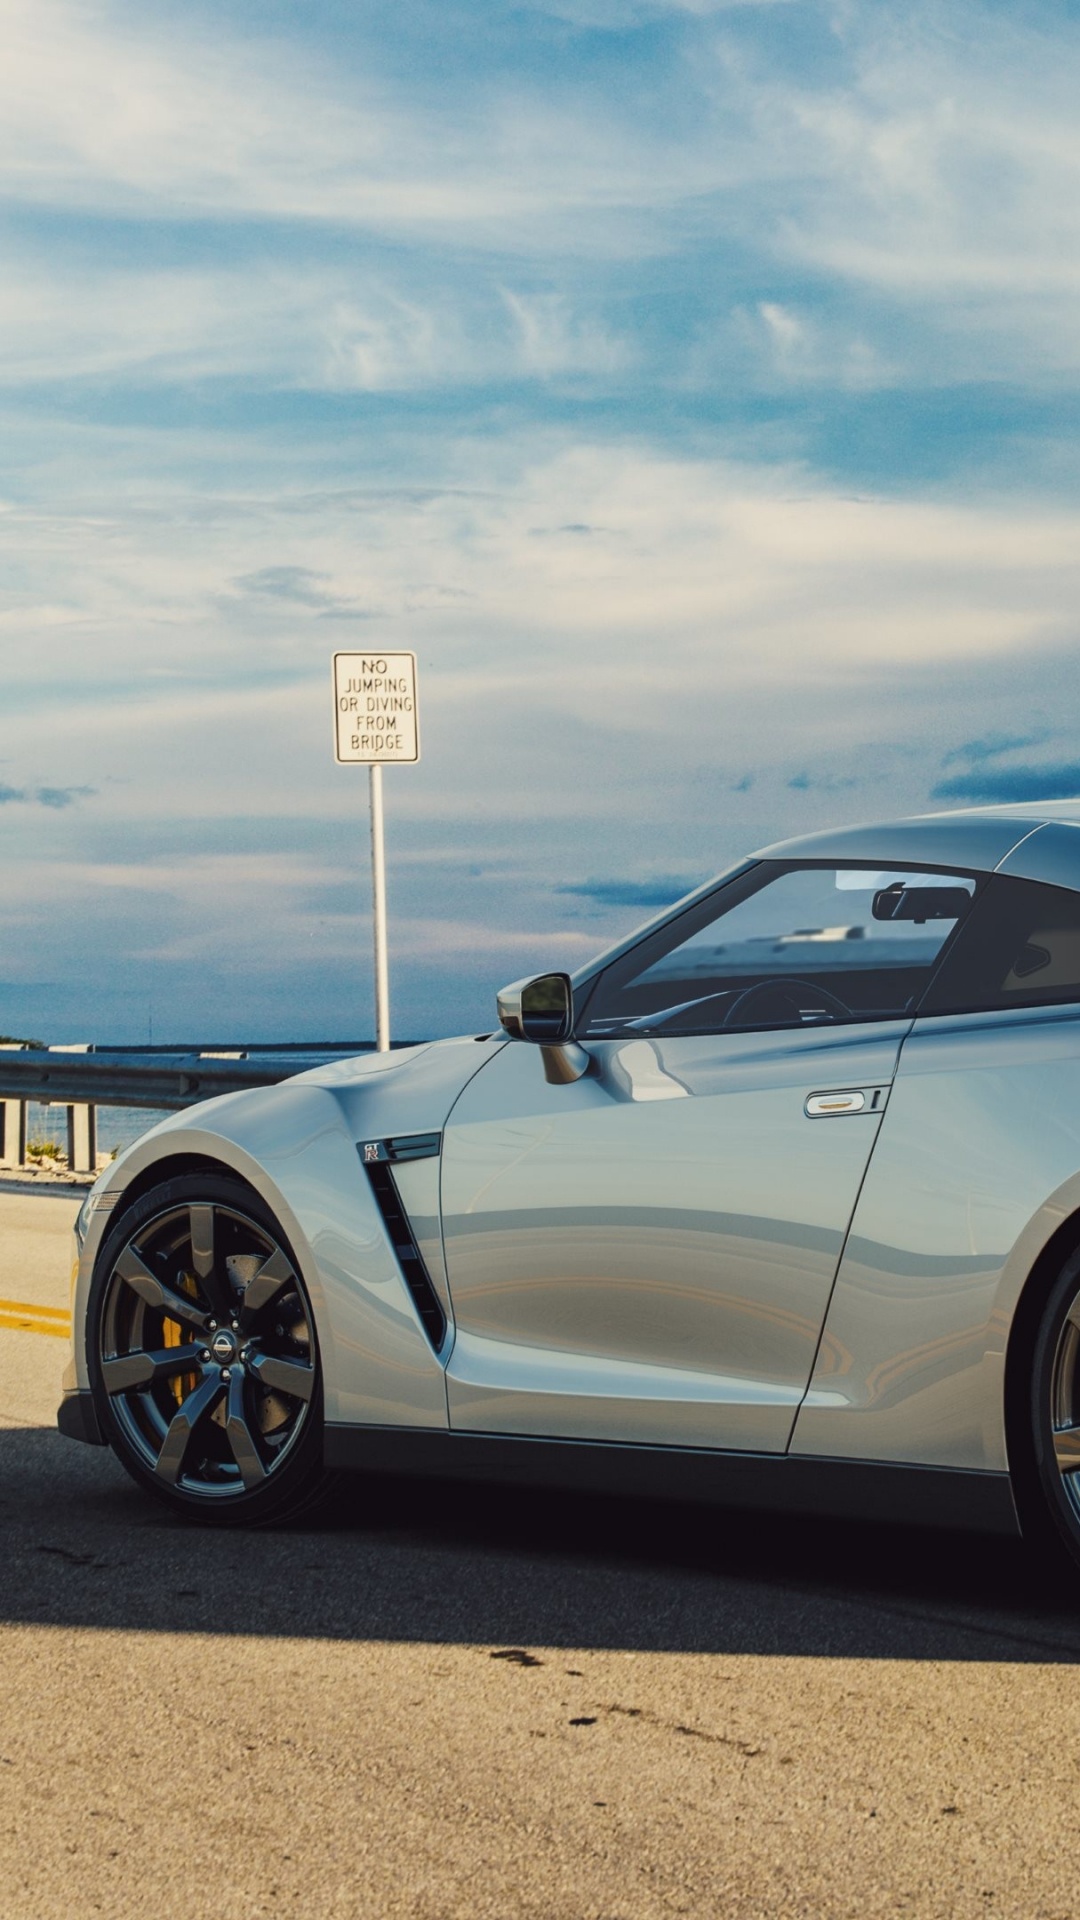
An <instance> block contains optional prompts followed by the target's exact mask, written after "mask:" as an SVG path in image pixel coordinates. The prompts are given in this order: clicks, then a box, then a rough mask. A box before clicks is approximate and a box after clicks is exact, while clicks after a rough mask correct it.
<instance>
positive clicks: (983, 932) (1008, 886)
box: [919, 873, 1080, 1014]
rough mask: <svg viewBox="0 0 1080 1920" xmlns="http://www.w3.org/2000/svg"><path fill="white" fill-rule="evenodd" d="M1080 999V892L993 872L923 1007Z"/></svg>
mask: <svg viewBox="0 0 1080 1920" xmlns="http://www.w3.org/2000/svg"><path fill="white" fill-rule="evenodd" d="M1070 1000H1075V1001H1077V1002H1080V894H1078V893H1072V892H1071V891H1070V890H1069V889H1068V888H1067V887H1048V886H1044V885H1043V884H1042V882H1041V881H1038V880H1017V879H1014V878H1013V877H1012V876H1011V875H1008V874H1003V873H999V874H994V875H993V877H992V878H991V879H990V881H989V882H988V884H987V886H986V887H985V888H984V890H983V892H982V895H981V897H980V899H979V900H978V901H977V903H976V905H975V906H974V907H973V909H972V911H971V915H970V918H969V919H968V920H967V921H966V923H965V925H964V927H963V929H962V931H961V932H960V933H959V934H958V936H957V939H956V943H955V945H954V946H953V947H952V948H951V949H950V951H949V953H948V954H947V956H946V957H945V959H944V960H943V962H942V966H941V971H940V972H939V973H938V974H937V976H936V977H935V979H934V980H933V981H932V982H931V984H930V987H929V989H928V991H927V993H926V996H925V998H924V1000H923V1002H922V1004H921V1006H920V1007H919V1012H920V1013H921V1014H930V1013H977V1012H987V1011H991V1010H993V1009H995V1008H1006V1007H1041V1006H1053V1005H1055V1004H1060V1003H1061V1002H1068V1001H1070Z"/></svg>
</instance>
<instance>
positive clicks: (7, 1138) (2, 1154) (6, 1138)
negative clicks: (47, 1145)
mask: <svg viewBox="0 0 1080 1920" xmlns="http://www.w3.org/2000/svg"><path fill="white" fill-rule="evenodd" d="M26 1113H27V1107H26V1101H25V1100H0V1167H25V1165H26Z"/></svg>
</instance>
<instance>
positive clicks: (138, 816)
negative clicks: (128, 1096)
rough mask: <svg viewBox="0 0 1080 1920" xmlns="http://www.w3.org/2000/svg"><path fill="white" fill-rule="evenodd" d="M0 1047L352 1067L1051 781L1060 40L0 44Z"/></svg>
mask: <svg viewBox="0 0 1080 1920" xmlns="http://www.w3.org/2000/svg"><path fill="white" fill-rule="evenodd" d="M3 11H4V46H5V61H4V64H3V68H2V71H0V170H2V173H0V177H2V205H0V218H2V222H3V245H4V259H5V272H4V274H3V277H2V282H0V334H2V338H3V349H4V350H3V355H2V358H0V569H2V576H0V577H2V580H3V597H2V602H0V656H2V661H3V702H2V709H0V861H2V879H3V884H2V887H0V1028H2V1029H5V1030H7V1031H16V1032H19V1031H30V1032H33V1033H35V1034H41V1035H42V1036H43V1037H46V1038H50V1039H57V1040H62V1039H88V1038H91V1037H94V1038H98V1039H100V1040H108V1039H113V1040H116V1041H123V1040H139V1039H144V1038H145V1037H146V1032H147V1025H148V1020H149V1018H150V1014H151V1009H152V1012H153V1021H154V1032H155V1036H156V1037H158V1038H163V1039H164V1038H169V1037H173V1038H177V1037H195V1038H211V1037H220V1038H260V1037H262V1038H268V1039H269V1038H285V1037H308V1038H310V1037H317V1036H320V1035H321V1036H339V1035H346V1034H353V1035H361V1034H363V1033H366V1032H367V1031H369V1030H370V1021H371V1015H370V991H371V989H370V960H369V931H370V930H369V921H368V911H367V902H368V891H367V889H368V876H367V864H366V862H367V843H366V781H365V777H364V775H363V774H361V773H357V772H355V771H352V770H344V769H340V768H337V767H335V766H334V765H333V762H332V754H331V744H330V698H329V660H330V655H331V653H332V651H333V650H334V648H336V647H353V646H356V647H361V646H365V647H366V646H369V645H374V644H380V645H383V646H399V647H411V648H414V649H415V651H416V652H417V654H418V656H419V661H420V671H421V725H422V735H423V747H424V757H423V760H422V761H421V764H420V766H419V767H418V768H416V769H401V770H397V771H394V772H392V773H388V775H387V779H386V785H387V812H388V838H389V853H390V862H391V871H390V879H391V916H392V919H391V940H392V990H393V1001H394V1018H395V1029H396V1031H397V1032H398V1033H401V1034H420V1033H431V1032H449V1031H454V1030H456V1029H459V1028H463V1027H464V1028H468V1027H482V1026H484V1025H486V1024H490V1020H491V1005H492V988H493V987H494V986H496V985H498V984H499V983H500V982H501V981H502V980H504V979H506V978H509V977H512V976H513V975H515V974H518V973H521V972H524V971H526V970H528V969H531V968H533V967H541V966H544V965H547V964H566V965H568V966H571V967H572V966H574V965H576V964H579V963H580V962H581V961H582V960H583V959H585V958H586V957H587V956H588V955H589V954H590V953H591V952H593V951H595V950H596V949H597V948H598V947H600V946H602V945H604V944H606V943H607V942H608V941H609V940H610V939H612V938H614V937H616V936H617V935H619V934H620V933H622V932H623V931H625V930H626V929H627V928H628V927H630V926H631V925H633V924H635V922H636V921H637V920H639V919H641V918H643V917H645V916H646V915H647V914H648V913H649V912H651V911H653V910H654V909H655V908H656V906H658V905H660V904H662V903H663V901H664V900H665V898H669V897H673V896H674V895H675V894H677V893H678V892H679V891H681V890H683V889H684V888H685V887H687V886H689V885H691V884H695V883H696V882H697V881H698V880H699V879H701V878H703V877H705V876H706V875H707V874H708V873H710V872H713V871H716V870H718V869H719V868H721V867H722V866H724V865H725V864H727V863H728V862H729V861H730V860H731V859H732V858H734V857H736V856H737V855H739V854H740V853H742V852H743V851H745V850H747V849H748V848H752V847H754V846H756V845H760V844H763V843H766V842H768V841H769V840H770V839H773V838H776V837H779V836H780V835H783V834H786V833H790V832H796V831H798V830H800V829H801V828H803V827H807V828H810V827H814V826H818V825H824V824H827V823H829V822H831V821H846V820H852V819H859V818H874V817H879V816H888V815H890V814H893V813H897V812H900V811H908V810H919V809H926V808H928V807H930V806H934V805H942V804H944V805H950V804H952V805H963V804H967V803H972V802H973V803H978V802H980V801H983V800H992V799H997V798H1029V797H1031V796H1032V795H1033V794H1040V793H1045V794H1047V795H1054V794H1061V793H1064V792H1071V791H1076V790H1077V789H1080V742H1077V739H1076V716H1077V713H1078V711H1080V649H1078V648H1077V637H1078V636H1077V627H1078V623H1080V612H1078V608H1080V592H1078V589H1080V537H1078V535H1080V514H1078V506H1080V438H1078V432H1077V429H1078V426H1080V377H1078V375H1080V325H1078V318H1080V312H1078V310H1080V131H1078V126H1077V116H1076V100H1077V98H1078V97H1080V8H1078V7H1077V6H1075V5H1064V4H1057V5H1054V6H1052V7H1051V6H1049V5H1046V6H1042V5H1036V4H1025V3H1024V0H1021V3H1020V4H1009V5H1004V4H997V5H971V4H953V0H938V4H935V5H933V6H925V7H923V6H919V5H914V6H906V7H903V8H900V9H898V8H895V7H890V6H887V5H884V4H879V5H868V4H863V0H841V3H840V4H836V5H817V4H802V3H801V0H790V3H789V0H759V3H758V4H744V5H740V4H712V3H711V0H679V3H676V0H671V3H670V4H665V0H655V4H649V3H648V0H547V3H546V4H542V5H533V6H511V5H504V4H501V3H500V0H483V4H480V3H479V0H475V3H474V4H459V3H457V0H438V4H434V3H432V4H426V3H425V4H417V0H399V4H397V5H395V6H394V7H393V8H389V7H386V6H379V5H365V4H362V3H359V0H350V3H349V4H348V5H346V4H344V0H337V3H330V0H327V4H321V3H320V0H307V3H306V4H305V5H304V6H300V5H298V4H292V3H291V0H289V3H288V4H286V0H259V3H258V4H255V0H214V4H213V5H212V6H211V5H209V4H206V5H200V4H193V3H192V0H188V4H186V5H185V6H184V7H183V8H177V7H175V6H172V5H170V6H165V5H160V4H154V0H139V4H138V5H134V4H130V5H124V4H115V5H108V4H99V3H98V0H82V4H61V3H60V0H6V4H5V5H4V10H3Z"/></svg>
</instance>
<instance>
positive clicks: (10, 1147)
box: [0, 1041, 372, 1173]
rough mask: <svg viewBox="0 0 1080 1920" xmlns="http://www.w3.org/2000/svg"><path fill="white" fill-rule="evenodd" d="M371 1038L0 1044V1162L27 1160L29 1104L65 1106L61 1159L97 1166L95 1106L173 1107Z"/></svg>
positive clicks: (272, 1076)
mask: <svg viewBox="0 0 1080 1920" xmlns="http://www.w3.org/2000/svg"><path fill="white" fill-rule="evenodd" d="M371 1051H372V1043H371V1041H356V1042H344V1043H327V1044H326V1045H325V1046H324V1045H311V1044H308V1045H302V1044H297V1045H296V1046H295V1047H292V1046H274V1047H255V1046H253V1047H237V1048H224V1047H206V1048H198V1047H195V1048H190V1049H174V1048H165V1047H163V1048H161V1049H160V1050H158V1051H154V1052H151V1051H150V1050H149V1049H147V1050H146V1051H145V1052H144V1051H142V1050H141V1049H140V1050H139V1051H137V1052H136V1051H133V1050H127V1049H122V1048H117V1049H115V1050H113V1051H110V1050H109V1049H107V1048H105V1049H102V1050H101V1051H100V1052H99V1051H98V1050H97V1049H96V1048H95V1047H92V1046H80V1047H63V1046H58V1047H27V1046H11V1045H3V1046H0V1167H3V1168H21V1167H26V1166H28V1165H29V1164H30V1161H29V1155H28V1149H29V1146H30V1140H29V1109H30V1106H31V1105H43V1106H54V1107H55V1106H59V1107H64V1108H66V1110H67V1136H68V1140H67V1164H68V1169H69V1171H70V1172H72V1173H93V1172H95V1171H96V1168H97V1158H98V1154H97V1109H98V1107H147V1108H150V1109H153V1110H155V1111H159V1112H160V1111H164V1112H169V1113H177V1112H179V1111H180V1110H181V1109H182V1108H184V1107H191V1106H194V1105H195V1104H196V1103H197V1102H198V1101H200V1100H209V1099H211V1098H212V1097H213V1096H214V1095H215V1094H218V1093H238V1092H241V1091H242V1090H243V1089H245V1088H247V1087H271V1086H275V1085H276V1084H277V1083H278V1082H279V1081H281V1080H287V1079H289V1078H290V1076H291V1075H292V1074H294V1073H304V1072H305V1071H306V1070H307V1069H308V1068H309V1067H319V1066H326V1065H328V1064H329V1063H330V1062H331V1061H334V1060H348V1059H350V1058H351V1057H352V1056H353V1055H355V1054H358V1053H370V1052H371Z"/></svg>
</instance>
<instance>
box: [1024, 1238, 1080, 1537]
mask: <svg viewBox="0 0 1080 1920" xmlns="http://www.w3.org/2000/svg"><path fill="white" fill-rule="evenodd" d="M1028 1404H1029V1409H1030V1422H1031V1424H1030V1445H1031V1453H1030V1463H1031V1468H1032V1471H1031V1472H1030V1473H1028V1474H1026V1475H1025V1474H1024V1473H1023V1471H1021V1472H1020V1474H1019V1475H1018V1476H1015V1477H1016V1481H1017V1492H1018V1494H1019V1495H1020V1500H1021V1520H1022V1522H1023V1525H1024V1532H1025V1534H1026V1535H1028V1536H1029V1537H1030V1538H1033V1539H1034V1540H1035V1541H1036V1542H1037V1543H1038V1542H1039V1541H1040V1539H1041V1543H1042V1544H1044V1545H1046V1544H1049V1543H1050V1542H1054V1543H1056V1544H1057V1545H1058V1546H1059V1547H1064V1548H1065V1549H1066V1551H1067V1552H1068V1553H1069V1554H1070V1555H1071V1557H1072V1559H1073V1561H1074V1562H1076V1563H1078V1564H1080V1252H1077V1253H1074V1254H1073V1255H1072V1256H1071V1258H1070V1259H1069V1260H1067V1261H1066V1263H1065V1266H1064V1267H1063V1269H1062V1271H1061V1273H1060V1274H1059V1276H1058V1279H1057V1281H1056V1282H1055V1284H1054V1286H1053V1288H1052V1289H1051V1291H1050V1294H1049V1297H1048V1299H1047V1302H1046V1306H1045V1308H1044V1311H1043V1315H1042V1319H1041V1321H1040V1324H1039V1329H1038V1332H1037V1334H1036V1337H1035V1343H1034V1349H1033V1353H1032V1363H1031V1372H1030V1394H1029V1401H1028ZM1021 1466H1022V1463H1021ZM1025 1496H1026V1497H1025ZM1036 1503H1037V1504H1036Z"/></svg>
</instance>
